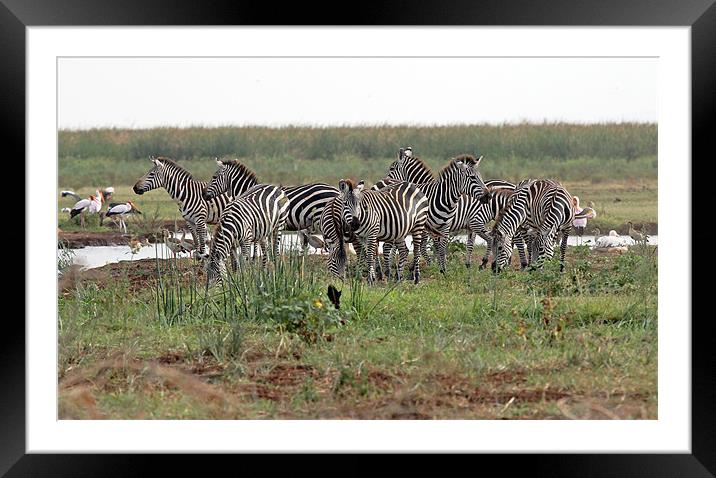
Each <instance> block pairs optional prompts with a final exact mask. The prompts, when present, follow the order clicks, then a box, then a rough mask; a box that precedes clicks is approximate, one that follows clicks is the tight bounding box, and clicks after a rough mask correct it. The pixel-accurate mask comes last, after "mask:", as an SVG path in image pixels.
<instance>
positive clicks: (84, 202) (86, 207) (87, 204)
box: [70, 189, 105, 229]
mask: <svg viewBox="0 0 716 478" xmlns="http://www.w3.org/2000/svg"><path fill="white" fill-rule="evenodd" d="M104 201H105V199H104V194H103V193H102V192H100V191H99V189H98V190H97V191H95V194H93V195H91V196H90V197H88V198H85V199H80V200H79V201H77V202H76V203H75V205H74V206H73V207H72V210H71V211H70V219H72V218H73V217H75V216H77V215H78V214H79V216H80V225H81V226H82V229H84V228H85V212H89V213H90V214H96V213H98V212H100V210H102V205H103V204H104Z"/></svg>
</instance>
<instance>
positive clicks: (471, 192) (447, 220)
mask: <svg viewBox="0 0 716 478" xmlns="http://www.w3.org/2000/svg"><path fill="white" fill-rule="evenodd" d="M481 161H482V156H480V157H479V158H475V157H474V156H472V155H468V154H465V155H461V156H458V157H457V158H453V159H452V160H451V162H450V163H449V164H448V166H446V167H445V168H443V170H442V171H441V172H440V175H439V176H438V178H437V179H436V178H435V177H434V176H433V173H432V171H431V170H430V168H429V167H428V166H427V165H426V164H425V163H424V162H423V161H422V160H420V158H418V157H416V156H414V155H413V152H412V148H401V149H400V151H399V152H398V159H396V160H395V161H394V162H393V163H392V164H391V165H390V167H389V168H388V172H387V174H386V178H385V179H384V180H383V181H385V182H388V183H390V181H391V180H392V181H395V180H402V181H409V182H411V183H415V184H418V185H419V187H420V188H421V190H422V191H423V192H424V193H425V195H426V196H428V199H429V200H430V214H429V217H428V224H427V227H428V230H429V231H430V233H431V235H432V236H433V241H434V243H435V246H436V247H435V249H436V251H435V252H436V255H437V257H438V263H439V266H440V272H442V273H445V262H446V252H447V243H448V239H449V233H450V225H451V223H452V216H453V215H454V214H455V209H456V207H457V203H458V200H459V199H460V197H461V196H462V195H463V194H467V195H468V196H471V197H473V198H475V199H478V198H479V197H480V196H481V195H482V193H483V191H484V190H485V187H486V186H487V185H486V183H484V182H483V180H482V176H480V174H479V172H478V169H477V168H478V166H479V164H480V162H481ZM461 165H465V166H467V167H464V168H462V167H460V166H461ZM461 170H462V171H464V173H465V174H460V172H461ZM493 183H494V185H499V184H510V183H507V182H506V181H501V180H494V181H493ZM426 246H427V241H423V244H422V248H421V250H420V254H421V255H422V256H423V257H424V258H425V260H426V262H427V263H428V264H430V258H429V256H428V255H427V247H426ZM387 249H390V245H388V248H387ZM383 253H384V254H385V253H386V247H385V246H383Z"/></svg>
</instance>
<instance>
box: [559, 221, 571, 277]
mask: <svg viewBox="0 0 716 478" xmlns="http://www.w3.org/2000/svg"><path fill="white" fill-rule="evenodd" d="M568 238H569V231H568V230H567V231H564V232H563V233H562V244H561V245H560V247H559V256H560V257H559V271H560V272H564V258H565V256H566V255H567V239H568Z"/></svg>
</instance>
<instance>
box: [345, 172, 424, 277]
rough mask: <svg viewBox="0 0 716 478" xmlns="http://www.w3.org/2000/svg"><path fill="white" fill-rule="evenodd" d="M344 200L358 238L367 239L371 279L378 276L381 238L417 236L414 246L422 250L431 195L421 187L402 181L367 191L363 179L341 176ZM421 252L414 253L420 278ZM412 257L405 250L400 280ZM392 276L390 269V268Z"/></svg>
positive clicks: (347, 219)
mask: <svg viewBox="0 0 716 478" xmlns="http://www.w3.org/2000/svg"><path fill="white" fill-rule="evenodd" d="M339 189H340V191H341V195H340V198H341V199H340V200H341V202H342V206H343V214H342V219H343V222H344V223H345V225H346V226H347V227H348V228H349V230H350V232H351V233H352V234H354V235H355V237H356V240H357V241H358V242H360V241H364V242H365V244H364V245H363V246H364V247H365V253H366V260H367V262H368V281H369V282H373V281H374V280H375V255H376V252H377V246H378V241H385V242H386V243H387V242H394V241H402V240H404V239H405V237H406V236H408V235H411V236H412V237H413V244H414V248H415V249H414V250H416V251H419V250H420V246H421V243H422V240H423V235H424V231H425V224H426V222H427V220H428V210H429V206H428V199H427V197H426V196H425V194H423V193H422V192H421V190H420V189H419V188H418V187H417V186H416V185H414V184H411V183H404V182H403V183H399V184H396V185H394V186H391V187H387V188H384V189H383V190H381V191H370V190H368V191H366V190H364V183H363V181H361V182H360V183H358V184H355V183H354V182H353V181H351V180H345V179H344V180H341V181H340V183H339ZM418 259H419V256H418V255H417V254H413V274H414V275H413V277H414V280H415V283H416V284H417V283H418V282H419V281H420V267H419V264H418V263H419V261H418ZM407 260H408V250H407V248H405V249H404V250H401V254H400V258H399V261H398V268H397V270H396V279H397V280H400V278H401V273H402V270H403V267H404V266H405V264H406V262H407ZM386 275H387V276H388V277H389V276H390V271H389V270H388V271H386Z"/></svg>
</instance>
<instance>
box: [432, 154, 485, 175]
mask: <svg viewBox="0 0 716 478" xmlns="http://www.w3.org/2000/svg"><path fill="white" fill-rule="evenodd" d="M458 161H462V162H463V163H466V164H468V165H470V166H472V165H473V164H475V162H476V161H477V160H476V159H475V156H472V155H470V154H462V155H460V156H457V157H455V158H452V159H451V160H450V162H449V163H447V164H446V165H445V166H444V167H443V168H442V169H441V170H440V176H441V177H442V175H443V174H445V173H446V172H447V171H449V170H450V169H451V168H453V167H455V164H456V163H457V162H458Z"/></svg>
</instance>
